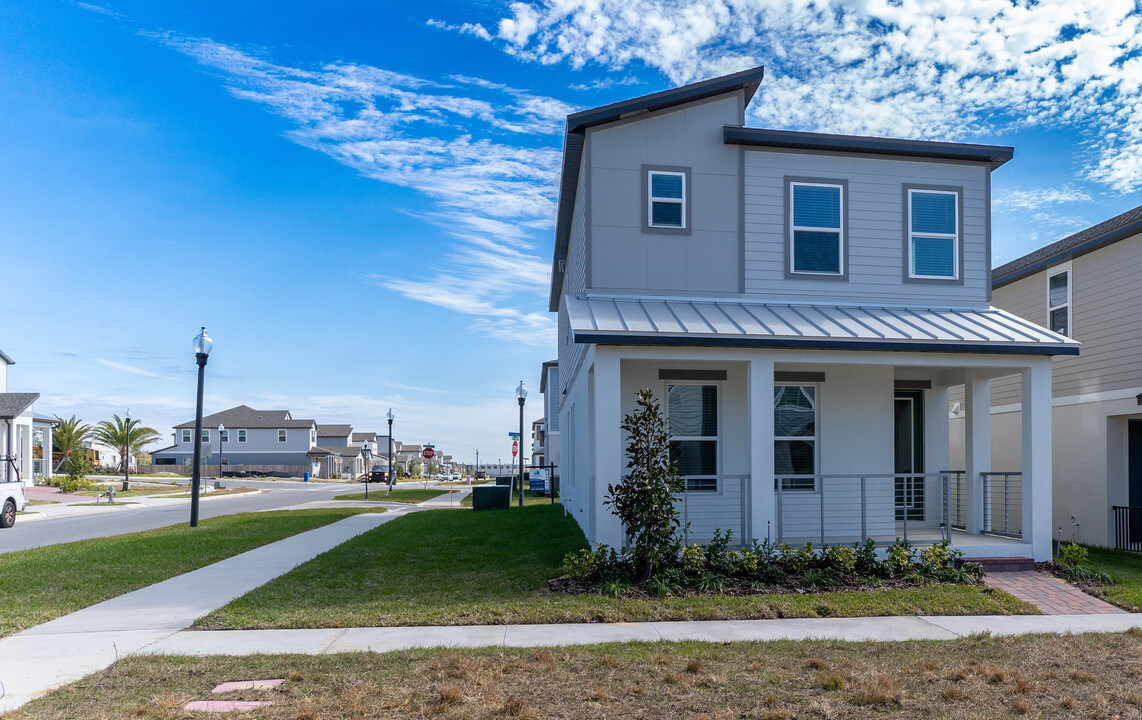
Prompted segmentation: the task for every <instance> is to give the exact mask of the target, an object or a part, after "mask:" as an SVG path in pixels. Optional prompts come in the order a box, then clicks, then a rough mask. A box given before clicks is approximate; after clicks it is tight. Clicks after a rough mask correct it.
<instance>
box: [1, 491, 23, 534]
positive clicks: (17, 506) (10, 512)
mask: <svg viewBox="0 0 1142 720" xmlns="http://www.w3.org/2000/svg"><path fill="white" fill-rule="evenodd" d="M0 500H2V501H3V503H4V505H3V509H0V528H10V527H12V526H13V525H15V524H16V513H18V512H21V511H23V509H24V507H25V506H27V504H28V500H27V499H26V498H25V497H24V483H22V482H20V481H19V480H17V481H14V482H0Z"/></svg>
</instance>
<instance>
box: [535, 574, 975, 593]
mask: <svg viewBox="0 0 1142 720" xmlns="http://www.w3.org/2000/svg"><path fill="white" fill-rule="evenodd" d="M948 584H951V583H942V582H939V581H937V580H904V579H901V578H891V579H887V580H881V579H876V580H874V581H871V582H870V581H868V580H867V579H865V578H862V577H861V576H859V575H855V574H854V575H846V576H845V577H844V578H843V579H842V580H841V581H840V582H839V583H837V584H835V585H828V586H826V585H814V586H809V585H803V584H800V583H797V582H785V583H779V584H775V585H764V586H761V587H753V586H751V583H749V582H747V581H745V580H742V579H739V578H728V579H727V580H726V586H725V589H724V590H722V591H721V592H703V591H701V590H697V589H694V588H685V589H683V590H681V591H679V592H678V593H677V594H676V597H697V596H701V595H728V596H731V597H748V596H752V595H817V594H820V593H830V592H876V591H879V590H906V589H913V588H924V587H931V586H933V585H948ZM547 589H548V590H550V591H551V592H556V593H564V594H567V595H585V594H592V593H597V592H598V591H599V582H598V581H597V580H589V579H585V578H571V577H558V578H555V579H554V580H548V581H547ZM983 590H984V592H990V591H992V589H991V588H990V587H984V588H983ZM623 596H624V597H636V598H653V597H657V596H656V595H654V594H652V593H650V592H647V590H646V589H645V588H644V587H643V586H641V585H632V586H631V587H630V588H629V589H627V590H626V591H625V592H624V593H623Z"/></svg>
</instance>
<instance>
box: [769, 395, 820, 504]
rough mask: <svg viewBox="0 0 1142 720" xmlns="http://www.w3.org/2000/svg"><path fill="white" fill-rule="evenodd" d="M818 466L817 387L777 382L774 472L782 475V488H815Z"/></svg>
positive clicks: (774, 423)
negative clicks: (800, 476) (779, 383)
mask: <svg viewBox="0 0 1142 720" xmlns="http://www.w3.org/2000/svg"><path fill="white" fill-rule="evenodd" d="M816 470H817V388H816V387H815V386H813V385H777V386H775V387H774V388H773V471H774V474H775V475H776V476H777V477H780V478H782V481H781V489H782V490H814V489H815V482H814V481H815V478H814V477H813V475H815V474H816ZM791 475H793V476H795V475H805V476H807V477H803V478H799V477H789V476H791ZM775 484H776V481H775Z"/></svg>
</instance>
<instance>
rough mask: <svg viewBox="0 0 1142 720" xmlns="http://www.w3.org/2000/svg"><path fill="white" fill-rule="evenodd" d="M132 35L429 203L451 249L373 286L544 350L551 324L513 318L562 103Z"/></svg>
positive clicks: (525, 293)
mask: <svg viewBox="0 0 1142 720" xmlns="http://www.w3.org/2000/svg"><path fill="white" fill-rule="evenodd" d="M434 23H435V25H434V26H440V23H437V22H436V21H432V22H430V24H434ZM143 34H144V35H145V36H147V37H150V38H152V39H154V40H156V41H158V42H161V43H163V44H165V45H166V46H168V47H171V48H173V49H175V50H178V51H179V52H182V53H184V54H185V55H187V56H188V57H190V58H193V59H194V60H195V61H196V62H197V63H199V64H200V65H201V66H203V67H205V68H208V69H210V70H211V71H213V72H216V73H217V74H218V75H219V76H220V78H221V79H222V81H223V82H224V83H225V85H226V87H227V88H228V89H229V91H230V92H231V94H233V95H234V96H235V97H238V98H241V99H243V100H248V101H250V102H255V103H258V104H260V105H263V106H265V107H266V108H267V109H268V110H269V111H271V112H273V113H275V114H277V115H279V116H281V117H283V118H285V119H287V120H288V121H289V122H291V123H292V124H293V128H292V129H291V130H289V131H288V132H287V137H288V138H289V139H290V140H292V141H293V142H296V143H298V144H299V145H302V146H304V147H307V148H310V149H312V150H315V151H318V152H321V153H324V154H325V155H328V156H329V157H331V158H332V159H334V160H336V161H337V162H340V163H342V164H344V165H347V166H349V167H351V168H353V169H355V170H357V171H358V172H360V173H361V174H362V175H364V176H366V177H370V178H373V179H376V180H379V181H382V182H386V183H391V184H394V185H399V186H402V187H407V188H411V189H414V190H416V191H418V192H420V193H422V194H423V195H424V196H426V197H427V198H429V199H431V200H432V201H433V202H434V204H435V208H436V209H435V210H433V211H431V212H428V213H426V214H425V215H424V219H426V220H428V221H429V222H432V223H434V224H435V225H436V226H437V227H439V228H440V229H441V230H442V231H443V232H444V233H445V234H447V235H450V236H451V237H452V238H454V239H455V240H456V245H455V247H454V249H453V250H452V251H451V252H449V253H447V254H446V256H445V258H444V260H445V261H446V262H443V263H438V266H439V270H438V272H437V274H436V275H435V276H433V277H429V278H428V279H426V280H425V281H424V282H410V281H406V280H400V279H393V278H384V279H378V278H375V277H374V278H371V279H370V281H371V282H374V283H375V284H378V285H382V286H384V287H386V288H389V289H392V290H395V291H397V292H400V293H402V294H404V295H406V296H407V297H410V298H413V299H416V300H421V301H424V302H429V303H432V304H435V305H438V306H441V307H446V308H449V309H453V310H457V311H459V312H464V313H466V314H472V315H476V316H479V317H480V318H483V319H485V320H488V319H494V320H495V321H496V324H497V325H500V326H502V327H503V332H505V333H513V334H517V335H518V334H520V333H537V334H538V335H539V336H541V339H542V342H550V341H551V340H552V335H553V332H554V324H553V321H552V320H551V319H550V318H549V317H547V316H546V314H536V313H530V312H527V311H525V310H523V309H521V308H524V307H539V308H541V307H543V303H542V296H543V291H544V289H545V288H546V285H547V283H548V280H549V273H548V269H547V267H548V263H547V261H546V259H545V258H546V256H547V245H548V242H549V236H550V232H551V229H552V224H553V218H554V217H555V196H556V192H557V190H556V186H557V177H558V174H559V166H560V159H561V154H560V150H559V141H560V136H561V134H562V128H563V120H564V118H565V116H566V115H567V114H568V113H569V112H571V111H572V110H573V109H574V108H573V107H572V106H570V105H568V104H567V103H564V102H562V101H560V100H557V99H555V98H550V97H544V96H540V95H535V94H532V93H529V92H527V91H524V90H518V89H515V88H511V87H508V86H506V85H502V84H499V83H495V82H491V81H487V80H483V79H480V78H475V77H469V76H464V75H454V76H451V77H449V78H446V79H445V80H444V81H436V80H430V79H425V78H419V77H414V76H410V75H405V74H401V73H396V72H392V71H389V70H385V69H382V68H377V67H373V66H369V65H362V64H357V63H351V62H336V63H329V64H326V65H323V66H320V67H312V68H309V67H292V66H289V65H284V64H279V63H275V62H273V61H271V60H269V59H267V57H266V56H265V54H264V53H262V52H255V51H252V50H247V49H240V48H236V47H232V46H229V45H225V44H222V43H219V42H215V41H213V40H210V39H206V38H197V37H189V36H185V35H180V34H178V33H172V32H144V33H143ZM473 278H480V280H479V282H473ZM488 278H491V279H490V280H486V279H488ZM458 298H460V299H458ZM475 326H476V327H480V325H479V324H478V323H477V324H476V325H475Z"/></svg>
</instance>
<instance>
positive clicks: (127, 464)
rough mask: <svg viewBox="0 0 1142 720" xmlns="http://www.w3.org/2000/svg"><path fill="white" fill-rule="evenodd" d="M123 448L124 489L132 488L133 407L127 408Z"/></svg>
mask: <svg viewBox="0 0 1142 720" xmlns="http://www.w3.org/2000/svg"><path fill="white" fill-rule="evenodd" d="M124 440H125V442H126V447H124V448H123V491H124V492H126V491H127V490H130V489H131V408H127V437H126V438H124Z"/></svg>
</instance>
